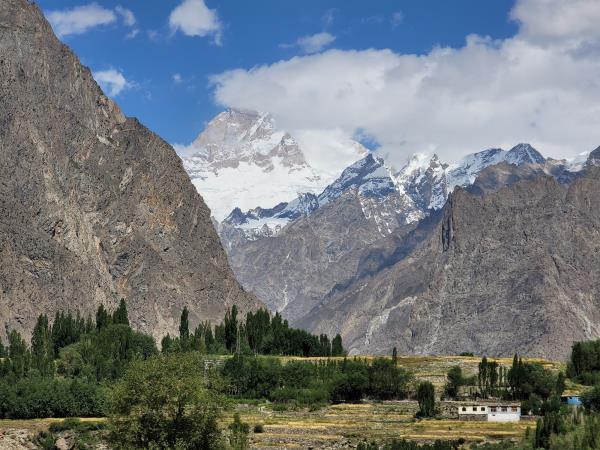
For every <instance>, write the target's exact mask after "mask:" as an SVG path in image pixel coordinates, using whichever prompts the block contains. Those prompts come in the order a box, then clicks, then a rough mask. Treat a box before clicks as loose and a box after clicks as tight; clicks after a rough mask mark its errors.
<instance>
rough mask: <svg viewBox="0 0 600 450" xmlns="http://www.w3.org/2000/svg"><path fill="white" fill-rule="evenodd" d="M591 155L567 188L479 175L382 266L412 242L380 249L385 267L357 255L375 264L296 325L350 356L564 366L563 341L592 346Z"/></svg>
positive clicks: (526, 176) (595, 184)
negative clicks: (334, 339)
mask: <svg viewBox="0 0 600 450" xmlns="http://www.w3.org/2000/svg"><path fill="white" fill-rule="evenodd" d="M594 154H595V153H594V152H592V153H591V154H590V157H589V159H588V163H587V164H586V168H585V169H584V170H583V171H582V172H581V173H579V174H578V175H577V176H575V177H574V178H572V180H571V182H570V183H568V184H562V183H560V181H559V180H558V179H557V178H556V177H554V176H550V175H548V174H546V173H543V172H540V170H539V167H538V168H536V167H532V166H529V167H520V166H513V165H509V164H506V163H504V164H500V165H497V166H491V167H489V168H488V169H487V170H486V171H484V173H482V175H481V176H480V178H479V179H478V180H477V181H476V182H475V184H474V186H475V188H476V189H475V190H476V191H477V192H476V193H470V192H469V191H468V190H465V189H462V188H458V189H457V190H455V191H454V193H453V194H452V195H451V196H450V198H449V200H448V202H447V204H446V205H445V206H444V208H443V209H442V210H440V211H439V212H437V213H435V214H434V215H432V216H431V218H430V223H431V222H433V225H432V226H431V228H430V231H429V232H426V233H425V234H424V235H425V238H424V239H422V240H421V241H420V242H419V243H418V244H417V245H415V246H413V247H412V248H411V249H410V250H409V251H408V252H405V254H403V255H402V257H400V258H397V257H396V258H392V257H390V256H389V255H391V254H394V253H397V252H398V251H400V250H401V249H402V248H403V247H406V246H407V243H408V242H409V241H410V240H411V239H413V240H414V236H412V235H411V234H410V233H409V234H406V235H405V236H404V237H403V238H400V239H399V240H398V243H397V244H396V245H395V247H393V248H388V249H387V250H385V252H386V254H387V255H388V256H387V259H386V258H384V257H383V255H382V254H381V250H377V249H373V250H366V252H365V254H364V255H363V257H364V258H369V257H371V259H373V258H375V259H376V260H378V261H380V262H381V264H380V265H379V266H378V267H376V268H375V269H374V270H372V271H370V272H364V271H363V272H360V271H359V272H357V273H356V274H355V275H354V276H353V277H352V278H351V279H350V280H347V281H346V282H345V283H344V287H343V289H338V290H332V292H331V293H330V294H329V295H327V296H325V297H324V298H323V300H322V301H321V302H320V303H319V304H318V306H317V307H315V308H314V309H313V310H312V311H311V312H310V313H308V314H307V315H306V316H305V317H304V318H303V319H301V320H300V321H298V324H299V325H301V326H304V327H307V328H308V329H311V330H313V331H319V330H324V329H328V330H333V331H334V332H337V331H339V332H341V333H342V335H343V336H344V338H345V339H346V341H345V342H347V343H348V346H349V348H350V349H352V352H354V353H363V352H366V353H387V352H389V348H390V347H391V346H392V345H396V346H397V347H398V351H400V352H407V353H420V354H431V353H436V354H444V353H456V352H460V351H474V352H476V353H478V354H488V355H509V354H510V353H511V352H514V351H515V350H519V351H520V352H522V353H523V354H528V355H538V356H545V357H552V358H564V357H566V355H568V352H569V350H570V346H571V343H572V342H573V341H574V340H582V339H593V338H598V336H600V316H599V314H598V311H599V309H598V306H599V305H598V302H600V297H599V294H600V292H599V291H600V272H599V271H598V270H597V269H596V268H597V267H598V265H597V264H598V262H597V259H598V258H599V256H598V255H599V254H600V250H599V247H598V246H599V245H600V244H599V243H600V239H599V238H600V216H599V215H598V206H600V205H598V204H597V203H598V198H600V197H599V196H598V192H600V169H599V168H598V167H596V162H595V158H594V156H593V155H594ZM503 178H504V179H505V180H507V181H508V183H497V184H495V183H491V184H490V183H489V180H490V179H493V180H501V179H503ZM481 183H483V185H485V186H484V187H482V186H481ZM478 184H479V185H480V186H479V187H478V188H477V185H478ZM486 186H487V187H486ZM423 227H424V225H422V224H420V225H419V228H423ZM413 234H414V233H413ZM377 254H379V256H376V255H377Z"/></svg>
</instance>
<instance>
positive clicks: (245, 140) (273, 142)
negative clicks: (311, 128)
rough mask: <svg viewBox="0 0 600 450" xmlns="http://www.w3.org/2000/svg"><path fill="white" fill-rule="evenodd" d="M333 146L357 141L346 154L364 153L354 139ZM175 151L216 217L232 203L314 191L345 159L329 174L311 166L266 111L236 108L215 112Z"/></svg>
mask: <svg viewBox="0 0 600 450" xmlns="http://www.w3.org/2000/svg"><path fill="white" fill-rule="evenodd" d="M335 144H338V146H343V145H352V146H354V145H355V144H356V148H357V151H356V152H353V151H352V152H350V153H351V154H355V157H356V159H358V158H360V157H361V155H362V151H364V148H363V147H362V146H360V144H358V143H356V142H351V143H350V144H348V143H346V142H344V143H337V142H336V143H335ZM353 148H354V147H353ZM179 149H180V150H184V153H186V154H187V155H189V156H185V157H183V164H184V167H185V169H186V171H187V172H188V174H189V175H190V178H191V179H192V182H193V183H194V185H195V186H196V189H197V190H198V192H199V193H200V194H201V195H202V196H203V197H204V199H205V201H206V203H207V204H208V206H209V207H210V209H211V213H212V215H213V217H215V219H216V220H217V221H222V220H223V219H224V218H225V217H226V216H227V215H228V214H229V213H230V212H231V211H232V210H233V209H234V208H236V207H237V208H240V211H247V210H250V209H255V208H256V207H257V206H259V205H277V204H279V203H284V202H288V201H289V199H290V198H295V197H297V196H298V194H304V193H311V194H318V193H319V192H321V191H322V190H323V189H324V188H325V187H326V186H327V185H328V184H329V183H330V182H331V181H332V180H333V179H334V178H335V177H336V176H337V175H338V174H339V173H340V172H341V171H342V170H343V169H344V167H345V165H346V164H347V163H348V161H347V159H346V160H343V161H341V163H340V167H339V171H336V172H334V173H331V171H330V170H327V171H325V170H320V169H319V168H318V167H313V166H311V165H310V164H309V163H308V162H307V160H306V158H305V155H304V153H303V151H302V149H301V146H300V144H299V143H298V141H297V140H296V139H295V138H294V137H293V136H292V135H291V134H290V133H288V132H286V131H285V130H281V129H279V128H277V126H276V124H275V121H274V120H273V117H272V116H271V115H270V114H266V113H259V112H256V111H247V110H239V109H228V110H227V111H224V112H222V113H220V114H219V115H217V116H216V117H215V118H214V119H213V120H211V121H210V123H208V125H207V126H206V128H205V129H204V131H202V133H200V135H199V136H198V137H197V138H196V139H195V140H194V142H193V143H192V144H191V145H190V146H189V147H186V148H182V147H179ZM359 150H360V151H359Z"/></svg>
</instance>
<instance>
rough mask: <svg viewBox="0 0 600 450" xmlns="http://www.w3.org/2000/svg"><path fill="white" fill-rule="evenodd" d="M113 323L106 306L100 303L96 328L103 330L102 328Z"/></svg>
mask: <svg viewBox="0 0 600 450" xmlns="http://www.w3.org/2000/svg"><path fill="white" fill-rule="evenodd" d="M110 323H111V317H110V315H109V314H108V311H106V309H105V308H104V305H102V304H101V305H100V306H99V307H98V311H96V328H97V329H98V330H101V329H102V328H105V327H107V326H108V325H109V324H110Z"/></svg>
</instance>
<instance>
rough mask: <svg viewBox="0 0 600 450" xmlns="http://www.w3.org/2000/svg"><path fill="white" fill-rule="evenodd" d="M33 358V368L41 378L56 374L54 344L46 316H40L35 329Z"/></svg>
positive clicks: (32, 342) (32, 349)
mask: <svg viewBox="0 0 600 450" xmlns="http://www.w3.org/2000/svg"><path fill="white" fill-rule="evenodd" d="M31 356H32V362H33V366H34V367H35V368H36V369H37V371H38V372H39V374H40V375H41V376H43V377H48V376H52V375H53V374H54V342H53V341H52V335H51V330H50V327H49V326H48V317H47V316H46V315H40V316H39V317H38V319H37V322H36V324H35V327H34V328H33V334H32V337H31Z"/></svg>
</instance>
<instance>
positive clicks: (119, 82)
mask: <svg viewBox="0 0 600 450" xmlns="http://www.w3.org/2000/svg"><path fill="white" fill-rule="evenodd" d="M94 79H95V80H96V82H97V83H98V84H99V85H100V87H101V88H102V90H103V91H104V92H105V93H106V94H107V95H108V96H109V97H116V96H117V95H119V94H120V93H121V92H123V91H124V90H125V89H128V88H130V87H132V86H133V83H131V82H130V81H127V79H125V77H124V76H123V74H122V73H121V72H119V71H118V70H115V69H108V70H100V71H98V72H94Z"/></svg>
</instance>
